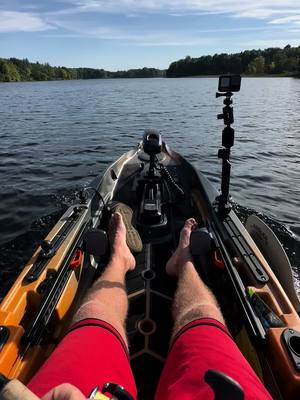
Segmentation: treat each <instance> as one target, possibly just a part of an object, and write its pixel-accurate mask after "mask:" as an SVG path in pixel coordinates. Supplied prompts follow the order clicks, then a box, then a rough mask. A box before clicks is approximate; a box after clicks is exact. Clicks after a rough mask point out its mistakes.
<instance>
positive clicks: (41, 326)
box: [22, 222, 89, 354]
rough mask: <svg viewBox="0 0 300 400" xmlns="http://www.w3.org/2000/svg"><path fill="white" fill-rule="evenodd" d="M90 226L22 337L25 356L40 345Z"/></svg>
mask: <svg viewBox="0 0 300 400" xmlns="http://www.w3.org/2000/svg"><path fill="white" fill-rule="evenodd" d="M88 226H89V225H88V223H87V222H86V223H85V224H84V225H83V226H82V228H81V230H80V232H79V233H78V235H77V238H76V240H74V242H73V243H72V246H71V248H70V249H69V252H68V255H67V256H66V258H65V259H64V260H63V262H62V265H61V267H60V269H59V271H58V272H57V274H56V275H55V279H54V281H53V283H52V284H51V287H50V289H49V291H48V293H46V294H45V296H44V298H43V300H42V304H41V306H40V308H39V310H38V312H37V314H35V315H34V316H33V318H32V320H31V322H30V323H29V325H28V327H27V328H26V330H25V332H24V334H23V336H22V344H23V354H24V353H25V352H26V350H27V349H28V348H29V347H30V346H32V345H35V344H37V343H39V341H40V339H41V337H42V334H43V332H44V330H45V329H46V327H47V324H48V322H49V320H50V318H51V316H52V314H53V311H54V310H55V307H56V304H57V302H58V301H59V299H60V296H61V294H62V292H63V290H64V288H65V286H66V283H67V281H68V278H69V277H70V275H71V274H72V272H73V270H72V269H70V268H69V265H70V261H71V260H72V257H73V255H74V251H75V249H76V248H77V247H78V245H79V243H81V242H82V238H83V235H84V233H85V232H86V230H87V229H88Z"/></svg>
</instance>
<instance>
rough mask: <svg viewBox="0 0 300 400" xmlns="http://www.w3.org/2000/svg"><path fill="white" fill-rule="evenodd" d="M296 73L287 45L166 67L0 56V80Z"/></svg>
mask: <svg viewBox="0 0 300 400" xmlns="http://www.w3.org/2000/svg"><path fill="white" fill-rule="evenodd" d="M228 72H230V73H237V74H244V75H282V76H300V46H298V47H291V46H290V45H287V46H286V47H284V48H283V49H280V48H277V47H274V48H269V49H265V50H246V51H242V52H240V53H235V54H226V53H222V54H215V55H213V56H202V57H199V58H192V57H189V56H187V57H186V58H184V59H182V60H179V61H175V62H172V64H170V66H169V68H168V69H167V71H164V70H159V69H156V68H140V69H130V70H128V71H117V72H110V71H105V70H104V69H95V68H66V67H52V66H50V65H49V64H48V63H45V64H42V63H39V62H36V63H31V62H29V61H28V60H27V59H23V60H19V59H17V58H9V59H4V58H0V82H18V81H49V80H66V79H105V78H153V77H163V76H167V77H170V78H171V77H172V78H173V77H182V76H199V75H219V74H224V73H228Z"/></svg>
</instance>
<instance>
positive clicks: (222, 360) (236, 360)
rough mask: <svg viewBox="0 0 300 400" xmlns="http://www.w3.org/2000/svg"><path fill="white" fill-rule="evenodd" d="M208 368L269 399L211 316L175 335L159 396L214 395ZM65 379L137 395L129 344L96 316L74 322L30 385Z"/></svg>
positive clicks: (44, 388) (41, 388)
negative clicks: (114, 385) (206, 377)
mask: <svg viewBox="0 0 300 400" xmlns="http://www.w3.org/2000/svg"><path fill="white" fill-rule="evenodd" d="M208 369H214V370H218V371H220V372H224V373H225V374H227V375H228V376H230V377H231V378H233V379H235V380H236V381H237V382H238V383H239V384H240V385H241V386H242V388H243V389H244V392H245V400H250V399H251V400H252V399H253V400H262V399H271V396H270V395H269V394H268V392H267V391H266V389H265V388H264V386H263V385H262V383H261V382H260V380H259V379H258V377H257V376H256V374H255V373H254V371H253V370H252V368H251V367H250V365H249V364H248V362H247V361H246V359H245V358H244V357H243V356H242V354H241V353H240V351H239V349H238V347H237V346H236V344H235V343H234V341H233V340H232V338H231V336H230V334H229V332H228V331H227V329H226V328H225V327H224V325H222V324H221V323H220V322H218V321H216V320H214V319H211V318H203V319H199V320H196V321H193V322H191V323H189V324H188V325H186V326H185V327H184V328H182V329H181V331H180V332H179V333H178V334H177V335H176V337H175V339H174V341H173V343H172V346H171V349H170V353H169V355H168V358H167V361H166V364H165V367H164V370H163V372H162V375H161V378H160V382H159V385H158V388H157V392H156V396H155V399H156V400H162V399H163V400H177V399H180V400H190V399H195V400H196V399H197V400H200V399H205V400H209V399H213V398H214V395H213V391H212V389H211V388H210V386H209V385H208V384H207V383H205V381H204V375H205V372H206V371H207V370H208ZM66 382H68V383H71V384H73V385H74V386H76V387H77V388H79V389H80V390H81V392H82V393H83V394H84V395H85V396H86V397H87V396H88V395H89V394H90V392H91V391H92V389H93V388H95V387H96V386H97V385H99V386H100V387H102V386H103V384H104V383H106V382H114V383H118V384H120V385H121V386H124V388H125V389H126V390H127V391H128V392H129V393H131V395H132V396H133V397H134V398H135V399H136V397H137V393H136V386H135V382H134V377H133V375H132V371H131V368H130V363H129V357H128V351H127V347H126V344H125V343H124V341H123V339H122V337H121V336H120V335H119V333H118V332H117V331H116V330H115V329H114V328H113V327H112V326H111V325H109V324H107V323H106V322H104V321H100V320H97V319H88V320H83V321H81V322H79V323H77V324H76V325H74V326H73V327H72V328H71V329H70V330H69V332H68V333H67V335H66V336H65V337H64V339H63V340H62V342H61V343H60V344H59V345H58V347H57V349H56V350H55V351H54V352H53V353H52V355H51V356H50V357H49V359H48V360H47V361H46V363H45V364H44V365H43V366H42V368H41V369H40V370H39V371H38V373H37V374H36V375H35V376H34V377H33V379H32V380H31V381H30V383H29V385H28V387H29V388H30V389H31V390H32V391H33V392H34V393H36V394H37V395H38V396H40V397H41V396H43V395H44V394H46V393H47V392H48V391H49V390H51V389H52V388H53V387H55V386H58V385H60V384H62V383H66Z"/></svg>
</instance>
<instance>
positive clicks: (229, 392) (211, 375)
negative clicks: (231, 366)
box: [204, 369, 244, 400]
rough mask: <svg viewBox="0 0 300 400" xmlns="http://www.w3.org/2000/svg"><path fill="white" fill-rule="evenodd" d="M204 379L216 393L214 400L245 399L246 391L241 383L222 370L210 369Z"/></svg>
mask: <svg viewBox="0 0 300 400" xmlns="http://www.w3.org/2000/svg"><path fill="white" fill-rule="evenodd" d="M204 380H205V382H206V383H208V384H209V386H210V387H211V388H212V389H213V391H214V393H215V399H214V400H244V391H243V389H242V387H241V385H240V384H239V383H237V382H236V381H235V380H234V379H232V378H230V377H229V376H228V375H226V374H223V373H222V372H219V371H215V370H213V369H209V370H207V371H206V373H205V375H204Z"/></svg>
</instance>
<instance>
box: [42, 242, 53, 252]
mask: <svg viewBox="0 0 300 400" xmlns="http://www.w3.org/2000/svg"><path fill="white" fill-rule="evenodd" d="M41 248H42V250H44V252H45V253H49V252H50V251H51V250H52V249H53V243H51V241H50V240H42V243H41Z"/></svg>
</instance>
